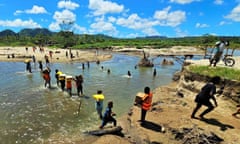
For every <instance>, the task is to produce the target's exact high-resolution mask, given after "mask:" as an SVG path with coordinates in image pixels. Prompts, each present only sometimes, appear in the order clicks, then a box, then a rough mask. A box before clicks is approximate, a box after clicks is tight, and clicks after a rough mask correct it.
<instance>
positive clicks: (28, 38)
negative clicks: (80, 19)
mask: <svg viewBox="0 0 240 144" xmlns="http://www.w3.org/2000/svg"><path fill="white" fill-rule="evenodd" d="M221 38H224V39H225V40H228V41H230V47H231V48H240V37H224V36H221ZM218 40H219V36H212V35H204V36H199V37H181V38H167V37H160V36H152V37H141V38H131V39H123V38H113V37H109V36H106V35H101V34H98V35H88V34H73V33H72V32H63V31H61V32H58V33H54V32H51V31H49V30H48V29H39V28H38V29H23V30H21V31H20V32H18V33H15V32H13V31H11V30H4V31H2V32H0V46H34V45H38V46H50V47H58V48H67V47H72V48H109V47H111V46H120V47H132V46H134V47H137V48H143V47H146V46H150V47H152V48H163V47H165V48H166V47H171V46H176V45H181V46H195V47H202V48H205V47H208V46H210V47H211V46H213V45H214V44H215V42H216V41H218Z"/></svg>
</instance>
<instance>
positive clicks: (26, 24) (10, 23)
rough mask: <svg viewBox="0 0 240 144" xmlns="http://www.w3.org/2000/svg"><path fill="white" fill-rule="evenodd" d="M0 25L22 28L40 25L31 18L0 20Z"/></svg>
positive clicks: (38, 26)
mask: <svg viewBox="0 0 240 144" xmlns="http://www.w3.org/2000/svg"><path fill="white" fill-rule="evenodd" d="M0 26H4V27H22V28H41V25H39V24H38V23H36V22H34V21H33V20H32V19H30V20H27V21H23V20H21V19H15V20H13V21H10V20H6V21H3V20H0Z"/></svg>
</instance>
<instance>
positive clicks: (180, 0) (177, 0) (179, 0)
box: [170, 0, 200, 4]
mask: <svg viewBox="0 0 240 144" xmlns="http://www.w3.org/2000/svg"><path fill="white" fill-rule="evenodd" d="M195 1H200V0H170V2H172V3H178V4H189V3H192V2H195Z"/></svg>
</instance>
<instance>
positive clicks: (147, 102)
mask: <svg viewBox="0 0 240 144" xmlns="http://www.w3.org/2000/svg"><path fill="white" fill-rule="evenodd" d="M144 94H145V96H144V97H143V99H142V100H143V102H142V111H141V122H145V117H146V114H147V111H148V110H150V108H151V106H152V97H153V94H152V92H151V91H150V88H149V87H145V88H144Z"/></svg>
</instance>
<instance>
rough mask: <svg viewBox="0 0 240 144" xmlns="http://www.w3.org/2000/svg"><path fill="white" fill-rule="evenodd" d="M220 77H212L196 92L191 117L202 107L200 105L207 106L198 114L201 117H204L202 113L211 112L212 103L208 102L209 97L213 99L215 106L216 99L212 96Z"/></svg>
mask: <svg viewBox="0 0 240 144" xmlns="http://www.w3.org/2000/svg"><path fill="white" fill-rule="evenodd" d="M220 80H221V78H220V77H219V76H215V77H213V78H212V79H211V80H210V82H208V83H207V84H206V85H204V86H203V87H202V89H201V91H200V92H199V93H198V94H197V96H196V98H195V102H196V103H197V105H196V107H195V108H194V109H193V112H192V115H191V118H195V119H196V117H195V114H196V113H197V111H198V110H199V109H200V108H201V107H202V105H204V106H207V107H208V108H207V109H206V110H205V111H203V112H202V113H201V114H200V115H199V116H200V118H201V119H204V115H206V114H207V113H209V112H211V111H212V110H213V109H214V106H213V104H212V103H211V102H210V99H212V100H213V101H214V104H215V106H216V107H217V106H218V104H217V101H216V99H215V97H214V95H215V94H216V84H219V83H220Z"/></svg>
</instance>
